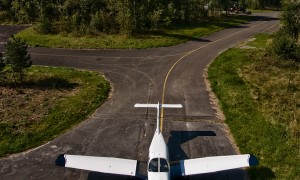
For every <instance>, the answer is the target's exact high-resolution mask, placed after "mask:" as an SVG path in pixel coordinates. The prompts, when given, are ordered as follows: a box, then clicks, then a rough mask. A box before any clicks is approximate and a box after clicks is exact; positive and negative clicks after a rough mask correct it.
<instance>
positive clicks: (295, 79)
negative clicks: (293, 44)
mask: <svg viewBox="0 0 300 180" xmlns="http://www.w3.org/2000/svg"><path fill="white" fill-rule="evenodd" d="M256 38H257V40H256V41H254V42H250V43H249V44H247V45H248V46H249V45H251V46H255V47H256V49H239V48H232V49H230V50H228V51H226V52H224V53H223V54H222V55H220V56H219V57H218V58H217V59H216V60H215V61H214V62H213V63H212V64H211V66H210V67H209V71H208V73H209V80H210V82H211V84H212V89H213V91H214V92H215V94H216V95H217V96H218V98H219V99H220V103H221V107H222V109H223V112H224V114H225V116H226V123H227V124H228V125H229V127H230V129H231V132H232V134H233V136H234V138H235V141H236V143H237V145H238V147H239V148H240V151H241V152H242V153H252V154H254V155H256V156H257V157H258V158H259V160H260V165H259V166H257V167H255V168H250V170H249V175H250V178H251V179H274V178H276V179H299V178H300V168H299V160H300V130H299V129H300V118H299V117H300V108H299V107H300V91H299V87H300V64H299V63H296V62H292V61H285V60H280V59H276V58H274V57H272V56H271V55H269V54H268V53H267V52H266V49H265V47H266V46H267V44H268V39H269V38H270V36H269V35H266V34H263V35H259V36H257V37H256Z"/></svg>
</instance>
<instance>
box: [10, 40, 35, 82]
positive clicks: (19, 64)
mask: <svg viewBox="0 0 300 180" xmlns="http://www.w3.org/2000/svg"><path fill="white" fill-rule="evenodd" d="M5 61H6V63H7V64H9V65H10V68H11V70H12V73H13V77H14V80H15V83H17V79H16V78H17V77H16V76H19V81H20V83H22V81H23V77H24V75H25V74H24V71H25V70H26V69H28V68H29V67H30V66H31V64H32V62H31V61H30V55H29V53H28V51H27V45H26V43H25V42H24V41H22V40H21V39H20V38H17V37H14V36H12V37H11V38H10V39H9V41H8V42H7V44H5Z"/></svg>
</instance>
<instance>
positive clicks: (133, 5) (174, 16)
mask: <svg viewBox="0 0 300 180" xmlns="http://www.w3.org/2000/svg"><path fill="white" fill-rule="evenodd" d="M236 2H237V3H239V4H241V5H243V6H245V7H247V6H248V7H250V8H266V7H280V0H248V1H247V0H97V1H95V0H31V1H27V0H0V21H1V20H2V21H13V22H18V23H38V24H39V25H38V30H39V31H40V32H42V33H57V32H66V33H71V32H76V33H78V34H97V33H109V34H113V33H122V34H132V33H136V32H140V31H147V30H149V29H155V28H159V27H163V26H169V25H172V24H177V23H184V24H186V23H198V22H203V21H207V20H208V18H209V16H218V15H220V12H221V11H222V10H223V11H224V10H225V11H226V10H228V9H229V8H230V7H231V6H232V5H233V4H234V3H236Z"/></svg>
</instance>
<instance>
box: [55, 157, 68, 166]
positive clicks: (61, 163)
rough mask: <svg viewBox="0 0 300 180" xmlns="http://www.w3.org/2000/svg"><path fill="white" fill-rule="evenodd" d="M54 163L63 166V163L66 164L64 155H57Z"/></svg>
mask: <svg viewBox="0 0 300 180" xmlns="http://www.w3.org/2000/svg"><path fill="white" fill-rule="evenodd" d="M55 164H56V166H62V167H65V165H66V158H65V155H64V154H60V155H59V156H57V158H56V160H55Z"/></svg>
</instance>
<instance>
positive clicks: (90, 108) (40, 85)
mask: <svg viewBox="0 0 300 180" xmlns="http://www.w3.org/2000/svg"><path fill="white" fill-rule="evenodd" d="M12 83H13V80H12V79H6V81H4V82H1V85H0V98H1V101H0V157H2V156H5V155H8V154H11V153H16V152H21V151H24V150H26V149H29V148H33V147H36V146H39V145H41V144H43V143H45V142H47V141H49V140H51V139H53V138H55V137H56V136H58V135H59V134H62V133H63V132H65V131H66V130H67V129H70V128H71V127H73V126H74V125H76V124H78V123H80V122H81V121H82V120H85V119H86V118H87V117H88V116H89V115H90V114H91V113H93V112H94V111H95V109H96V108H98V107H99V106H100V105H101V104H102V103H104V102H105V100H106V99H107V97H108V94H109V91H110V85H109V83H108V82H107V81H106V80H105V79H104V78H103V77H102V76H101V75H100V74H98V73H92V72H87V71H78V70H72V69H65V68H51V67H37V66H34V67H31V68H29V70H28V73H27V76H26V78H25V79H24V82H23V85H22V86H21V87H15V86H13V85H12Z"/></svg>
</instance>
